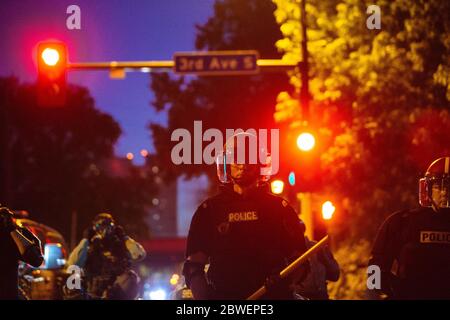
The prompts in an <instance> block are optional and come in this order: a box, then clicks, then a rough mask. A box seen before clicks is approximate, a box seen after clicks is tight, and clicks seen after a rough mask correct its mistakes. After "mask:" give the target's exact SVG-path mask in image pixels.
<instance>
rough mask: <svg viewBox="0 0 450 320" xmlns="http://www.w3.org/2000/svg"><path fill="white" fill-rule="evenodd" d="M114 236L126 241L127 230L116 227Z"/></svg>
mask: <svg viewBox="0 0 450 320" xmlns="http://www.w3.org/2000/svg"><path fill="white" fill-rule="evenodd" d="M114 235H115V236H116V237H117V238H118V239H119V240H125V237H126V234H125V230H123V228H122V226H115V227H114Z"/></svg>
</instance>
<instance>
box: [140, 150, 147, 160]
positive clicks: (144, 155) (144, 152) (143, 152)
mask: <svg viewBox="0 0 450 320" xmlns="http://www.w3.org/2000/svg"><path fill="white" fill-rule="evenodd" d="M141 156H143V157H144V158H145V157H147V156H148V151H147V150H146V149H142V150H141Z"/></svg>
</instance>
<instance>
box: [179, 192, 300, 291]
mask: <svg viewBox="0 0 450 320" xmlns="http://www.w3.org/2000/svg"><path fill="white" fill-rule="evenodd" d="M265 190H266V189H263V188H258V189H256V190H254V191H253V192H252V193H250V194H248V195H246V196H245V197H243V196H242V195H240V194H238V193H236V192H234V191H233V190H232V188H231V187H230V186H222V187H221V192H220V193H219V194H218V195H216V196H214V197H212V198H210V199H208V200H206V201H205V202H203V204H201V205H200V207H199V208H198V209H197V211H196V212H195V214H194V217H193V218H192V222H191V226H190V230H189V236H188V240H187V252H186V255H187V256H190V255H192V254H194V253H197V252H203V253H205V254H206V255H208V256H209V258H210V266H209V269H208V273H207V278H208V281H209V282H210V284H211V287H212V292H211V298H212V299H245V298H247V297H248V296H249V295H251V294H252V293H253V292H254V291H256V290H257V289H258V288H259V287H261V286H262V285H263V284H264V281H265V279H266V278H267V277H268V276H270V275H274V274H277V273H278V272H279V271H281V270H282V269H283V268H284V267H285V266H286V265H287V263H288V262H289V261H288V260H289V259H290V258H294V257H296V255H299V254H301V253H303V252H305V251H306V246H305V239H304V231H305V228H304V225H303V223H302V222H301V220H300V219H299V218H298V217H297V214H296V213H295V211H294V210H293V209H292V207H290V206H289V205H288V203H287V202H286V201H285V200H283V199H282V198H280V197H277V196H274V195H272V194H269V193H268V192H266V191H265ZM283 294H284V295H283V296H276V297H273V296H272V297H271V298H280V299H287V298H289V297H290V296H289V292H284V293H283Z"/></svg>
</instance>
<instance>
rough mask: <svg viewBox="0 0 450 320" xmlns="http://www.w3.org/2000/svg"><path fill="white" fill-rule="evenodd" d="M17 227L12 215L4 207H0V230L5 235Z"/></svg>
mask: <svg viewBox="0 0 450 320" xmlns="http://www.w3.org/2000/svg"><path fill="white" fill-rule="evenodd" d="M16 228H17V225H16V223H15V221H14V214H13V213H12V212H11V210H9V209H8V208H6V207H0V230H3V231H5V232H7V233H10V232H11V231H14V230H16Z"/></svg>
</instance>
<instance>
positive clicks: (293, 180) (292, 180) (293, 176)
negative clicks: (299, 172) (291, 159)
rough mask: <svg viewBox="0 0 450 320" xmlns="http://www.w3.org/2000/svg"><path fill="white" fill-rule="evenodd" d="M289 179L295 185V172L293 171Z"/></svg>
mask: <svg viewBox="0 0 450 320" xmlns="http://www.w3.org/2000/svg"><path fill="white" fill-rule="evenodd" d="M288 181H289V184H290V185H291V186H294V185H295V172H293V171H291V172H290V173H289V176H288Z"/></svg>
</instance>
